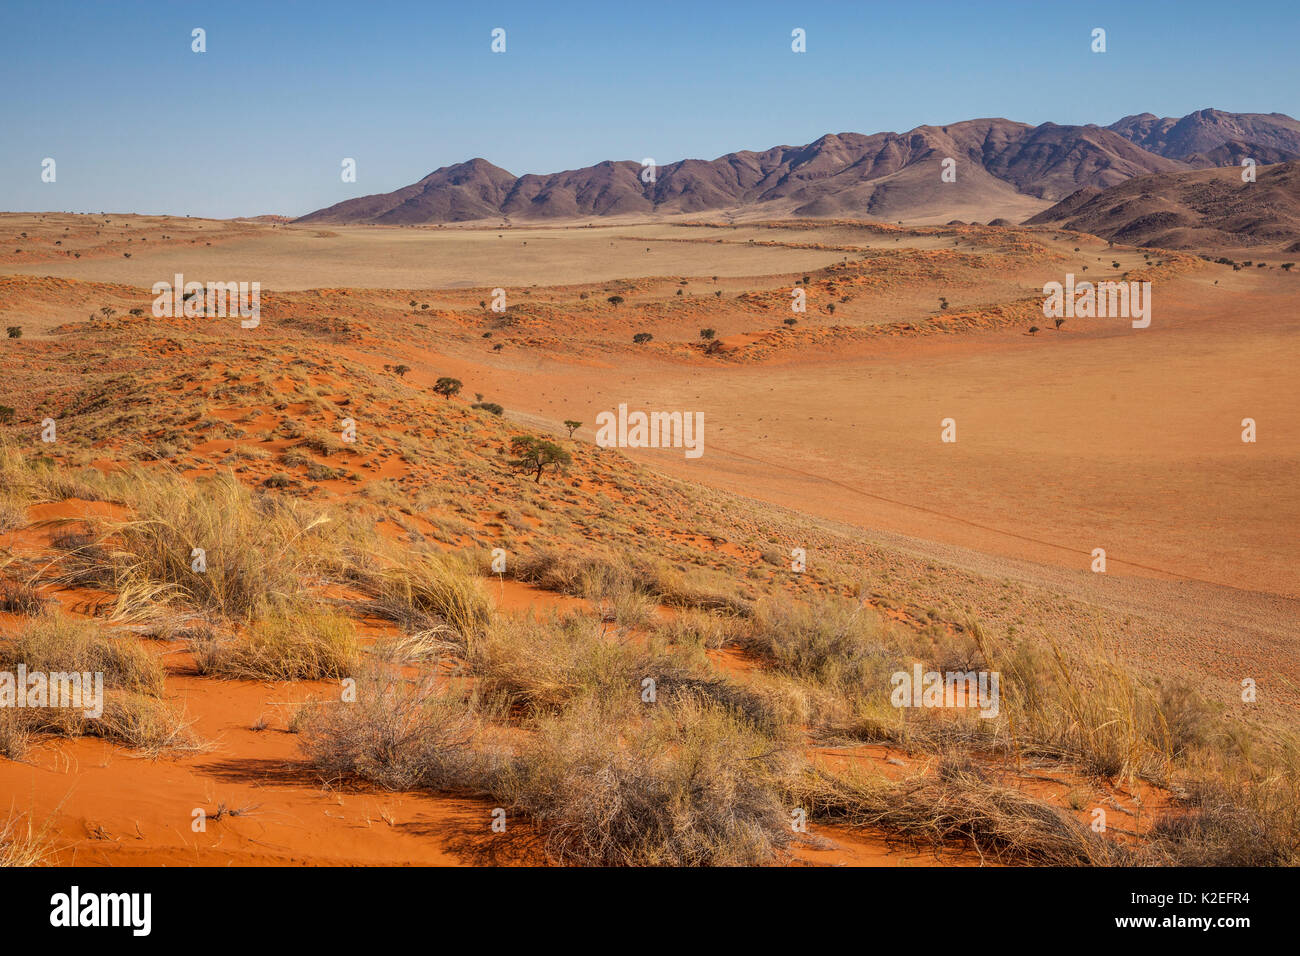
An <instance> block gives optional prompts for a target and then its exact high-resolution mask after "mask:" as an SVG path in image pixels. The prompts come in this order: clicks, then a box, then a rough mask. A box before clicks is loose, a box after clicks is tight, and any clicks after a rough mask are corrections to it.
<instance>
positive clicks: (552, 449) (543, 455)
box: [510, 435, 573, 483]
mask: <svg viewBox="0 0 1300 956" xmlns="http://www.w3.org/2000/svg"><path fill="white" fill-rule="evenodd" d="M510 453H511V454H512V455H514V456H515V457H514V458H513V459H511V461H510V464H511V465H512V466H513V467H515V468H518V469H519V470H520V471H524V472H530V471H531V472H532V473H533V481H535V482H538V483H540V482H541V480H542V471H543V470H544V469H545V468H546V467H547V466H548V465H550V466H551V467H552V468H553V469H558V468H563V467H564V466H565V465H568V464H571V463H572V461H573V457H572V456H571V455H570V454H569V453H568V452H567V451H565V450H564V449H563V448H561V447H560V446H559V445H557V444H555V442H553V441H547V440H546V439H544V438H533V437H532V436H531V435H517V436H515V437H514V438H512V439H510Z"/></svg>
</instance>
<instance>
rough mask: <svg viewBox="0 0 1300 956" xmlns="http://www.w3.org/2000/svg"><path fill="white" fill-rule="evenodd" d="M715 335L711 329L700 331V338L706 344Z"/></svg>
mask: <svg viewBox="0 0 1300 956" xmlns="http://www.w3.org/2000/svg"><path fill="white" fill-rule="evenodd" d="M716 334H717V333H715V332H714V331H713V330H712V329H700V338H702V339H704V341H706V342H708V341H709V340H710V339H712V338H713V336H714V335H716Z"/></svg>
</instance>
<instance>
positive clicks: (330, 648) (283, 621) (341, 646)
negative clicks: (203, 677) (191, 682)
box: [193, 606, 358, 681]
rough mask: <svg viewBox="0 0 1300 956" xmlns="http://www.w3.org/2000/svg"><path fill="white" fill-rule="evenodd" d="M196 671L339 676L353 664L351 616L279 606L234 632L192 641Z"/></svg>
mask: <svg viewBox="0 0 1300 956" xmlns="http://www.w3.org/2000/svg"><path fill="white" fill-rule="evenodd" d="M193 647H194V656H195V661H196V663H197V666H198V669H199V673H201V674H213V675H216V676H220V677H235V678H243V679H247V680H274V681H292V680H341V679H342V678H344V677H348V676H351V675H352V673H353V672H354V671H355V669H356V665H357V655H358V647H357V638H356V627H355V625H354V624H353V622H352V619H351V618H350V617H348V616H347V615H345V614H342V613H340V612H338V611H335V610H332V609H329V608H322V607H312V606H304V607H296V608H279V609H276V610H275V611H273V612H271V613H270V614H268V615H267V616H266V617H264V618H261V619H259V620H256V621H252V622H250V623H249V624H248V625H246V626H245V627H244V628H243V629H242V631H241V632H240V633H238V634H237V635H235V636H232V637H218V636H210V637H205V638H202V639H200V640H197V641H195V642H194V643H193Z"/></svg>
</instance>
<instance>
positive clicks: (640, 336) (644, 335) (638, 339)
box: [632, 332, 654, 345]
mask: <svg viewBox="0 0 1300 956" xmlns="http://www.w3.org/2000/svg"><path fill="white" fill-rule="evenodd" d="M653 338H654V336H653V335H651V334H650V333H649V332H638V333H637V334H636V335H634V336H632V341H633V342H635V343H636V344H637V345H645V344H646V343H647V342H649V341H650V340H651V339H653Z"/></svg>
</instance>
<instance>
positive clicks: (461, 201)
mask: <svg viewBox="0 0 1300 956" xmlns="http://www.w3.org/2000/svg"><path fill="white" fill-rule="evenodd" d="M1247 156H1249V157H1252V158H1254V159H1255V160H1256V162H1257V163H1259V164H1260V165H1266V164H1270V163H1277V162H1283V161H1286V160H1292V159H1300V122H1297V121H1296V120H1294V119H1292V118H1291V117H1289V116H1285V115H1283V114H1281V113H1224V112H1220V111H1219V110H1212V109H1206V110H1200V111H1198V112H1196V113H1192V114H1189V115H1188V116H1184V117H1182V118H1181V119H1175V118H1172V117H1166V118H1164V119H1160V118H1158V117H1156V116H1153V115H1152V114H1150V113H1143V114H1140V115H1137V116H1126V117H1125V118H1124V119H1122V120H1120V121H1119V122H1117V123H1113V124H1111V125H1110V126H1105V127H1103V126H1093V125H1088V126H1058V125H1057V124H1055V123H1043V124H1042V125H1040V126H1029V125H1026V124H1024V123H1014V122H1011V121H1010V120H1005V119H976V120H967V121H965V122H961V123H954V124H952V125H949V126H918V127H917V128H916V129H914V130H911V131H910V132H907V133H875V134H872V135H869V136H868V135H863V134H861V133H839V134H827V135H826V136H823V137H821V138H820V139H818V140H817V141H816V142H814V143H810V144H808V145H807V146H776V147H773V148H772V149H768V150H765V151H763V152H752V151H748V150H746V151H742V152H738V153H728V154H727V155H726V156H722V157H719V158H718V159H714V160H698V159H687V160H682V161H680V162H676V163H670V164H667V165H664V166H660V167H658V168H657V169H656V170H655V177H654V182H650V183H647V182H642V176H641V172H642V170H641V166H640V164H639V163H635V162H631V161H606V162H602V163H598V164H596V165H595V166H588V167H586V168H583V169H576V170H568V171H566V172H561V173H552V174H550V175H545V176H541V175H531V174H530V175H527V176H515V175H513V174H512V173H509V172H507V171H506V170H504V169H501V168H500V167H498V166H494V165H492V163H489V162H488V161H487V160H485V159H471V160H469V161H468V162H464V163H459V164H457V165H455V166H446V167H443V168H441V169H438V170H435V171H434V172H432V173H430V174H429V175H428V176H426V177H424V178H423V179H421V180H420V181H419V182H417V183H414V184H412V185H410V186H406V187H403V188H402V189H398V190H395V191H393V192H390V193H379V194H376V195H372V196H362V197H359V198H357V199H349V200H346V201H344V202H341V203H337V204H336V205H333V206H330V207H328V208H326V209H320V210H317V211H316V212H313V213H310V214H308V215H306V216H303V217H302V218H300V219H299V220H297V221H298V222H303V223H340V224H344V223H373V224H379V225H419V224H426V223H445V222H468V221H475V220H490V221H498V222H499V221H501V220H502V219H512V220H559V219H579V218H590V217H601V216H643V215H656V214H658V215H670V214H690V213H705V212H715V211H716V212H724V213H726V214H728V215H745V216H750V215H764V216H809V217H833V216H842V217H855V218H868V219H882V220H895V219H906V220H924V219H927V218H936V219H948V218H966V219H969V218H984V219H987V218H992V217H994V216H998V217H1006V218H1010V219H1013V220H1016V221H1019V220H1022V219H1024V218H1026V217H1028V216H1032V215H1034V214H1035V213H1038V212H1041V211H1042V210H1044V209H1045V208H1046V207H1048V206H1050V205H1051V204H1052V203H1055V202H1058V201H1060V200H1062V199H1065V198H1066V197H1071V196H1072V195H1073V194H1075V193H1077V192H1078V191H1079V190H1080V189H1083V188H1090V189H1093V190H1102V189H1106V188H1107V187H1110V186H1115V185H1117V184H1119V183H1123V182H1125V181H1127V180H1130V179H1133V178H1134V177H1139V176H1148V175H1151V174H1155V173H1179V172H1186V171H1188V170H1193V169H1203V168H1208V167H1214V166H1222V165H1225V164H1232V165H1237V164H1238V163H1239V162H1240V160H1241V159H1242V158H1243V157H1247ZM949 157H951V158H952V159H954V160H956V166H955V170H956V181H955V182H950V183H944V182H941V180H940V163H941V161H942V160H943V159H945V158H949Z"/></svg>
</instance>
